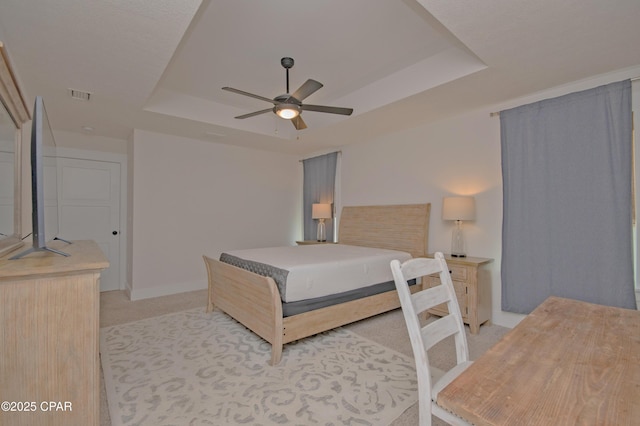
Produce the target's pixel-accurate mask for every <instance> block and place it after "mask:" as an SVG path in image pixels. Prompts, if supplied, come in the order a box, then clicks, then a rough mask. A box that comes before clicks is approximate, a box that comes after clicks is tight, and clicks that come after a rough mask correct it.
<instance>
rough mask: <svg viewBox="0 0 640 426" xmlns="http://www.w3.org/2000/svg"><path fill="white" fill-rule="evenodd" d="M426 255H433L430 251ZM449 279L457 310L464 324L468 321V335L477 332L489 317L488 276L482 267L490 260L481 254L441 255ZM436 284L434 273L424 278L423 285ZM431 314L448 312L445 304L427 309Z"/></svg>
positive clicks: (489, 282)
mask: <svg viewBox="0 0 640 426" xmlns="http://www.w3.org/2000/svg"><path fill="white" fill-rule="evenodd" d="M427 257H431V258H433V254H428V255H427ZM444 257H445V260H446V261H447V266H448V267H449V272H450V273H451V281H452V282H453V287H454V288H455V290H456V296H457V297H458V304H459V305H460V313H461V314H462V320H463V321H464V323H465V324H469V329H470V330H471V334H477V333H478V331H480V324H483V323H484V322H486V321H488V320H489V319H491V279H490V277H489V272H488V271H487V268H486V267H485V266H486V265H487V264H489V263H491V262H493V259H486V258H483V257H452V256H451V255H445V256H444ZM438 285H440V278H439V277H438V276H437V275H430V276H428V277H426V278H425V280H424V282H423V286H425V287H435V286H438ZM429 313H431V314H434V315H441V316H442V315H447V314H448V313H449V311H448V310H447V306H446V305H445V304H442V305H439V306H436V307H435V308H432V309H430V310H429Z"/></svg>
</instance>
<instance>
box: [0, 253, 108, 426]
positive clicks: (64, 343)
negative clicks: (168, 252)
mask: <svg viewBox="0 0 640 426" xmlns="http://www.w3.org/2000/svg"><path fill="white" fill-rule="evenodd" d="M51 247H53V248H57V249H59V250H62V251H64V252H66V253H68V254H70V256H69V257H64V256H60V255H57V254H54V253H50V252H37V253H32V254H29V255H28V256H26V257H24V258H22V259H18V260H7V258H8V257H10V256H11V255H13V254H15V253H10V254H7V255H5V256H3V257H0V403H2V404H3V405H2V410H0V424H1V425H16V426H21V425H25V426H27V425H29V426H36V425H47V426H49V425H65V426H68V425H78V426H88V425H91V426H92V425H96V426H97V425H99V423H100V364H99V319H100V316H99V312H100V271H102V270H103V269H104V268H106V267H108V266H109V263H108V262H107V260H106V257H105V256H104V254H103V253H102V251H101V250H100V248H99V247H98V245H97V244H96V243H95V242H93V241H74V242H73V243H72V244H66V243H64V242H61V241H54V242H53V243H51Z"/></svg>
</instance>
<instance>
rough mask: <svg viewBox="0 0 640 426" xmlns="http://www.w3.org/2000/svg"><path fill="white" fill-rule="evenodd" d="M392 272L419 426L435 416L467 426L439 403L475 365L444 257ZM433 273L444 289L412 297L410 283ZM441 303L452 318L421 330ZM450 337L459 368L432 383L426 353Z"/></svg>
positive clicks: (397, 265) (399, 266) (396, 263)
mask: <svg viewBox="0 0 640 426" xmlns="http://www.w3.org/2000/svg"><path fill="white" fill-rule="evenodd" d="M391 271H392V272H393V278H394V281H395V283H396V288H397V289H398V295H399V297H400V304H401V306H402V313H403V315H404V319H405V322H406V323H407V329H408V331H409V338H410V339H411V347H412V348H413V356H414V358H415V362H416V372H417V375H418V398H419V399H418V403H419V409H420V426H427V425H431V415H432V414H433V415H435V416H437V417H439V418H441V419H442V420H444V421H446V422H448V423H450V424H452V425H468V423H467V422H465V421H464V420H463V419H461V418H460V417H457V416H456V415H454V414H451V413H450V412H448V411H446V410H444V409H443V408H441V407H440V406H439V405H437V403H436V401H437V399H438V392H439V391H440V390H442V389H444V387H445V386H447V385H448V384H449V383H451V381H452V380H453V379H455V378H456V377H457V376H458V375H459V374H460V373H461V372H462V371H464V370H465V369H466V368H467V367H469V366H470V365H471V364H472V361H470V360H469V346H468V345H467V337H466V335H465V331H464V323H463V322H462V315H461V314H460V307H459V306H458V300H457V299H456V293H455V290H454V288H453V283H452V282H451V276H450V273H449V268H448V267H447V262H446V261H445V260H444V256H443V255H442V253H439V252H438V253H435V255H434V259H428V258H415V259H409V260H407V261H406V262H404V263H402V264H401V263H400V262H399V261H398V260H393V261H391ZM434 273H439V274H440V282H441V285H439V286H437V287H432V288H428V289H425V290H421V291H418V292H416V293H413V294H411V292H410V291H409V286H408V284H407V281H409V280H412V279H415V278H419V277H424V276H426V275H431V274H434ZM423 281H424V280H423ZM441 303H446V304H447V308H448V310H449V315H447V316H444V317H441V318H438V319H437V320H435V321H433V322H430V323H429V324H427V325H425V326H424V327H421V325H420V314H421V313H423V312H424V311H426V310H427V309H430V308H432V307H434V306H437V305H439V304H441ZM449 336H455V346H456V357H457V365H456V366H455V367H453V368H452V369H451V370H449V371H447V372H446V373H445V374H444V375H443V376H442V377H440V378H439V379H432V377H431V371H430V370H431V369H430V366H429V357H428V354H427V350H428V349H429V348H431V347H432V346H433V345H435V344H436V343H438V342H440V341H442V340H443V339H445V338H447V337H449Z"/></svg>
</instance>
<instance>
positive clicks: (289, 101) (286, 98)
mask: <svg viewBox="0 0 640 426" xmlns="http://www.w3.org/2000/svg"><path fill="white" fill-rule="evenodd" d="M280 63H281V64H282V66H283V67H284V68H285V69H286V70H287V93H285V94H284V95H278V96H276V97H275V98H273V99H269V98H265V97H264V96H260V95H254V94H253V93H249V92H245V91H243V90H238V89H234V88H233V87H223V88H222V90H227V91H229V92H233V93H237V94H239V95H244V96H249V97H252V98H256V99H260V100H263V101H266V102H270V103H272V104H273V105H274V106H273V107H272V108H267V109H263V110H260V111H256V112H251V113H249V114H244V115H239V116H237V117H235V118H239V119H244V118H249V117H254V116H256V115H260V114H264V113H267V112H269V111H273V112H275V113H276V114H277V115H278V116H279V117H282V118H284V119H287V120H291V123H293V127H295V128H296V129H297V130H302V129H306V128H307V125H306V124H305V122H304V120H303V119H302V117H301V116H300V114H302V111H316V112H326V113H329V114H341V115H351V113H352V112H353V108H340V107H332V106H325V105H309V104H303V103H302V101H303V100H304V99H306V98H307V96H309V95H311V94H312V93H314V92H315V91H317V90H318V89H320V88H321V87H322V83H320V82H318V81H315V80H312V79H308V80H307V81H305V82H304V84H303V85H302V86H300V87H299V88H298V90H296V91H295V92H293V94H289V69H290V68H292V67H293V58H282V59H281V60H280Z"/></svg>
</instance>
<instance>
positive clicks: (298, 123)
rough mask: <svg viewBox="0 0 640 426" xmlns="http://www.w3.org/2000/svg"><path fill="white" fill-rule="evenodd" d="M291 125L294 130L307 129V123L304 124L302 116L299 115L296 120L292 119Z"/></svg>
mask: <svg viewBox="0 0 640 426" xmlns="http://www.w3.org/2000/svg"><path fill="white" fill-rule="evenodd" d="M291 123H292V124H293V127H295V128H296V130H303V129H306V128H307V123H305V122H304V120H303V119H302V116H300V115H299V116H297V117H296V118H292V119H291Z"/></svg>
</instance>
